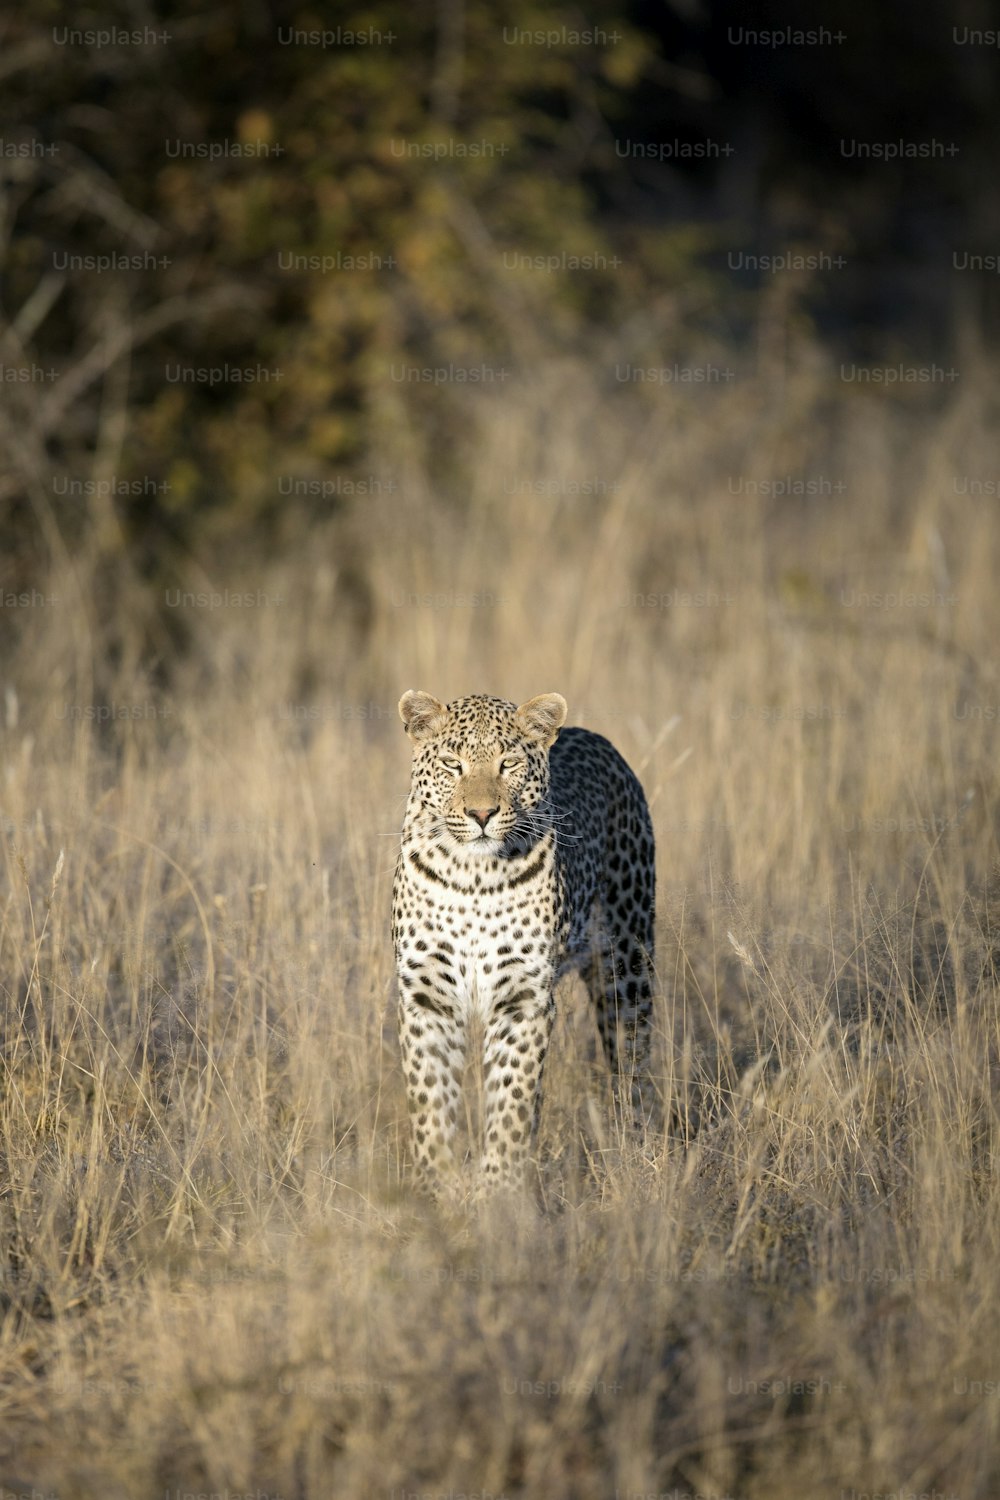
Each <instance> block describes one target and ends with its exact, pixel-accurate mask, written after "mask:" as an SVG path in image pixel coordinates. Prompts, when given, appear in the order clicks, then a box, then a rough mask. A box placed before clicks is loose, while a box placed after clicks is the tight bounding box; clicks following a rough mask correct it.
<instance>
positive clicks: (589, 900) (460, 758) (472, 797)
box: [392, 691, 655, 1188]
mask: <svg viewBox="0 0 1000 1500" xmlns="http://www.w3.org/2000/svg"><path fill="white" fill-rule="evenodd" d="M399 712H400V717H401V718H402V720H403V723H404V725H405V727H406V731H407V733H408V735H409V737H410V739H411V741H412V743H413V770H412V781H411V787H410V796H409V801H408V803H407V807H406V816H405V819H404V822H403V832H402V842H401V848H400V855H399V861H398V864H397V867H396V878H395V884H394V888H393V908H392V925H393V941H394V945H395V950H396V966H397V973H398V976H399V1034H400V1042H401V1047H402V1055H403V1067H404V1072H405V1076H406V1086H407V1094H408V1099H409V1110H410V1122H411V1137H412V1145H413V1155H414V1160H415V1164H416V1168H417V1174H418V1177H419V1179H420V1180H421V1181H422V1182H424V1183H425V1184H426V1185H428V1186H430V1187H432V1188H437V1187H439V1186H440V1185H441V1184H442V1181H443V1180H444V1179H446V1178H449V1177H451V1175H452V1174H453V1173H454V1172H455V1170H456V1167H457V1163H456V1161H455V1154H454V1137H455V1134H456V1128H457V1124H458V1118H459V1108H460V1104H461V1090H462V1078H463V1073H464V1069H465V1063H466V1056H467V1034H468V1024H469V1022H470V1020H471V1019H472V1018H473V1017H478V1018H479V1019H480V1020H481V1022H482V1027H483V1048H484V1051H483V1076H484V1097H485V1116H484V1126H483V1128H484V1137H485V1140H484V1152H483V1160H482V1174H483V1179H482V1180H483V1185H484V1186H486V1187H489V1186H493V1185H510V1184H516V1183H517V1182H519V1181H520V1180H521V1179H522V1177H523V1174H524V1169H525V1165H526V1161H527V1159H528V1154H529V1149H530V1145H531V1141H532V1138H533V1135H534V1131H535V1126H536V1123H537V1117H538V1106H539V1101H540V1085H541V1079H542V1070H543V1067H544V1063H545V1054H546V1050H547V1047H548V1043H549V1036H550V1034H551V1030H552V1022H553V1018H554V1014H555V1000H554V989H555V984H556V981H557V979H558V978H559V977H560V975H562V974H563V973H565V972H566V971H567V970H570V969H574V968H575V969H578V970H579V971H580V972H581V973H582V975H583V977H584V980H585V982H586V984H587V987H588V990H589V992H590V995H591V998H592V1000H593V1003H594V1006H595V1008H596V1012H597V1024H598V1028H599V1031H600V1035H601V1038H602V1041H603V1044H604V1050H605V1053H606V1056H607V1059H608V1062H609V1064H610V1066H611V1069H612V1074H613V1077H614V1078H615V1081H616V1088H617V1092H618V1096H619V1097H620V1098H621V1097H623V1096H624V1097H626V1098H627V1099H628V1100H629V1103H630V1112H631V1114H632V1116H633V1119H634V1122H635V1123H636V1124H637V1125H639V1126H641V1125H643V1124H644V1123H645V1119H646V1117H647V1114H648V1110H647V1104H646V1101H647V1099H648V1087H647V1080H648V1062H649V1044H650V1013H651V974H652V963H653V908H654V898H655V858H654V844H653V828H652V823H651V821H650V817H649V810H648V808H647V806H646V799H645V797H644V796H643V792H642V787H641V786H640V785H639V782H638V780H637V779H636V777H635V776H634V774H633V773H632V771H631V770H630V769H629V767H628V766H627V765H626V763H625V761H624V760H623V759H622V757H621V756H620V755H619V754H618V752H617V750H615V749H614V747H613V746H612V745H611V744H610V743H609V742H608V741H607V740H606V739H604V738H603V737H602V736H601V735H599V734H592V733H590V731H588V730H586V729H563V730H562V732H561V733H560V730H561V726H562V724H563V722H564V720H565V717H566V701H565V699H564V698H562V697H560V695H559V694H558V693H548V694H544V695H542V696H541V697H538V698H532V699H531V700H530V701H529V702H527V703H523V704H522V705H521V706H520V707H519V708H518V707H515V705H514V704H513V703H509V702H507V701H506V700H505V699H502V698H491V697H486V696H484V695H476V696H474V697H468V698H459V699H457V700H456V701H455V702H453V703H449V704H448V705H447V706H445V705H444V704H441V703H439V702H438V700H437V699H436V698H432V697H431V696H430V694H429V693H421V692H413V691H411V692H408V693H404V695H403V697H402V698H401V699H400V703H399Z"/></svg>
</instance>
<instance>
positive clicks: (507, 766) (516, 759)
mask: <svg viewBox="0 0 1000 1500" xmlns="http://www.w3.org/2000/svg"><path fill="white" fill-rule="evenodd" d="M523 765H524V757H523V756H521V755H505V756H504V758H503V760H502V761H501V762H500V769H501V771H513V770H516V768H517V767H518V766H523Z"/></svg>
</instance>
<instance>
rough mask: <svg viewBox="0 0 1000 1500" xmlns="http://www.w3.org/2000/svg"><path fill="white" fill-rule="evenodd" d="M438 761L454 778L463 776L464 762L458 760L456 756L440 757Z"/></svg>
mask: <svg viewBox="0 0 1000 1500" xmlns="http://www.w3.org/2000/svg"><path fill="white" fill-rule="evenodd" d="M438 759H439V760H440V762H441V764H442V765H443V766H444V768H445V770H446V771H450V772H451V774H452V775H453V776H460V775H461V774H462V762H461V761H460V760H456V758H455V756H454V755H439V756H438Z"/></svg>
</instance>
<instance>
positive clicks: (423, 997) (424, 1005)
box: [399, 974, 466, 1196]
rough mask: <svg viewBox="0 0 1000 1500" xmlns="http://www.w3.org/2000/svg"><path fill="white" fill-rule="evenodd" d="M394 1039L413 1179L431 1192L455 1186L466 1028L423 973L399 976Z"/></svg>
mask: <svg viewBox="0 0 1000 1500" xmlns="http://www.w3.org/2000/svg"><path fill="white" fill-rule="evenodd" d="M399 986H400V996H399V1042H400V1050H401V1052H402V1057H403V1074H404V1076H405V1079H406V1096H407V1102H408V1105H409V1114H410V1140H411V1145H412V1150H413V1163H414V1168H415V1171H416V1180H417V1183H418V1185H419V1186H420V1187H423V1188H425V1189H427V1190H428V1191H429V1192H431V1193H433V1194H434V1195H435V1196H438V1195H440V1193H441V1192H442V1190H443V1189H445V1188H446V1187H448V1188H457V1185H458V1164H457V1162H456V1160H455V1151H454V1140H455V1133H456V1127H457V1124H458V1111H459V1105H460V1102H461V1094H462V1078H463V1074H464V1070H465V1054H466V1029H465V1023H464V1021H463V1020H462V1019H461V1018H460V1017H459V1016H457V1015H456V1014H455V1012H454V1010H453V1009H452V1007H451V1005H450V1004H449V1002H448V1000H447V998H446V997H444V996H442V995H438V994H435V993H433V992H432V991H431V990H429V988H428V986H427V981H426V977H424V978H423V979H422V980H421V981H419V982H414V981H412V980H411V979H409V977H408V976H404V975H402V974H401V975H400V981H399Z"/></svg>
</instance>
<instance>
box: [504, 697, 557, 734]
mask: <svg viewBox="0 0 1000 1500" xmlns="http://www.w3.org/2000/svg"><path fill="white" fill-rule="evenodd" d="M565 722H566V699H565V698H564V697H563V696H562V694H561V693H542V694H540V695H539V697H537V698H529V699H528V701H527V703H522V704H521V707H520V708H519V709H518V710H517V712H516V713H515V715H514V723H515V724H516V725H517V727H518V729H520V731H521V733H522V734H524V735H526V736H527V737H528V739H529V740H540V741H541V743H542V744H543V745H545V746H546V747H548V746H549V745H551V744H554V743H555V739H556V736H557V735H558V733H559V730H560V729H561V727H562V725H563V724H565Z"/></svg>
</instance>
